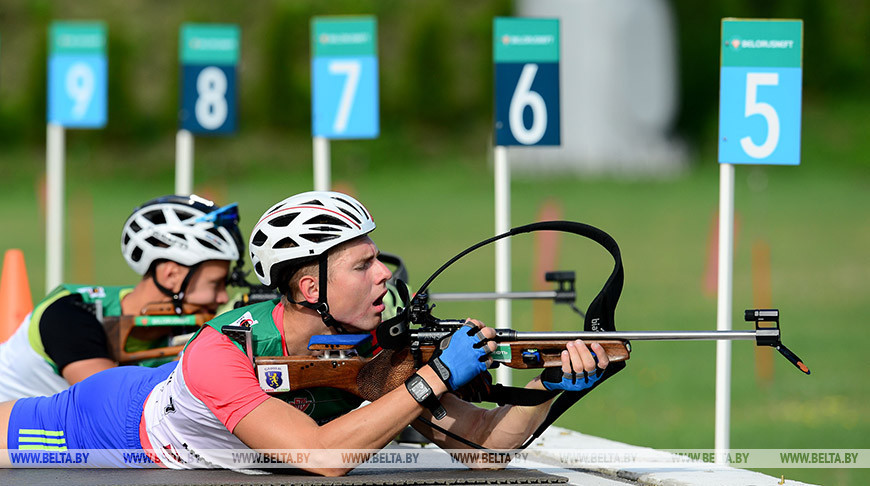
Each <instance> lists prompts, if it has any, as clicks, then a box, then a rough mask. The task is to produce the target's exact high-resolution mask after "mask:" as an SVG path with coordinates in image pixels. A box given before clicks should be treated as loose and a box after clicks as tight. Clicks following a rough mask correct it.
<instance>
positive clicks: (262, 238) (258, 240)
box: [251, 230, 269, 246]
mask: <svg viewBox="0 0 870 486" xmlns="http://www.w3.org/2000/svg"><path fill="white" fill-rule="evenodd" d="M268 239H269V237H268V236H266V233H263V232H262V231H261V230H257V234H255V235H254V239H252V240H251V244H252V245H254V246H263V243H265V242H266V240H268Z"/></svg>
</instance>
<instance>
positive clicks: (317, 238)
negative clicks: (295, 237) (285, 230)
mask: <svg viewBox="0 0 870 486" xmlns="http://www.w3.org/2000/svg"><path fill="white" fill-rule="evenodd" d="M299 236H301V237H303V238H305V239H306V240H308V241H310V242H312V243H323V242H324V241H329V240H334V239H336V238H338V235H326V234H323V233H307V234H304V235H299Z"/></svg>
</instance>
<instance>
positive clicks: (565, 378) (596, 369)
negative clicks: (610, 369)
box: [541, 339, 610, 391]
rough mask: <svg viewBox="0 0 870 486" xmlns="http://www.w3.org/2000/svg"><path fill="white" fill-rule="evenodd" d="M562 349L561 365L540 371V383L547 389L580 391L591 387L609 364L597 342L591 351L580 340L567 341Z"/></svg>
mask: <svg viewBox="0 0 870 486" xmlns="http://www.w3.org/2000/svg"><path fill="white" fill-rule="evenodd" d="M566 348H567V349H565V350H564V351H562V356H561V358H562V367H561V368H557V367H553V368H547V369H545V370H544V372H543V373H541V383H542V384H543V385H544V388H546V389H547V390H565V391H582V390H585V389H587V388H591V387H592V386H593V385H594V384H595V383H597V382H598V380H600V379H601V375H602V374H603V373H604V369H605V368H607V365H608V364H610V360H609V359H608V357H607V353H606V352H605V351H604V348H603V347H602V346H601V345H600V344H598V343H592V351H590V350H589V348H587V347H586V345H585V344H584V343H583V341H581V340H579V339H578V340H576V341H568V344H567V346H566Z"/></svg>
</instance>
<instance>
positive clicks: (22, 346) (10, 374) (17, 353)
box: [0, 284, 133, 401]
mask: <svg viewBox="0 0 870 486" xmlns="http://www.w3.org/2000/svg"><path fill="white" fill-rule="evenodd" d="M132 290H133V288H132V287H95V286H85V285H68V284H64V285H61V286H59V287H57V288H56V289H54V290H53V291H52V292H51V293H49V294H48V296H47V297H46V298H45V299H43V300H42V301H41V302H39V303H38V304H37V305H36V307H35V308H34V309H33V311H32V312H31V313H30V314H28V315H27V316H25V318H24V320H23V321H22V322H21V324H20V325H19V326H18V330H17V331H16V332H15V334H13V335H12V337H10V338H9V340H8V341H6V342H4V343H2V344H0V401H5V400H14V399H18V398H24V397H33V396H47V395H53V394H55V393H57V392H59V391H63V390H65V389H67V388H68V387H69V383H68V382H67V381H66V380H65V379H64V378H63V376H61V375H60V372H59V370H58V366H57V364H55V362H54V360H53V359H52V358H51V357H50V356H49V354H50V353H48V352H46V349H45V346H44V339H48V338H50V339H54V340H55V341H58V340H66V341H68V342H70V343H75V342H76V339H77V338H79V337H81V336H82V335H85V334H90V335H93V334H94V333H97V332H101V331H102V324H101V323H100V322H99V321H98V320H97V317H96V315H94V311H93V309H95V308H96V306H98V305H99V306H102V313H103V315H104V316H118V315H121V299H123V298H124V297H125V296H126V295H127V294H128V293H130V292H131V291H132ZM72 295H78V296H80V297H81V299H80V300H79V299H67V297H70V296H72ZM62 299H63V300H62ZM58 301H60V302H58ZM52 304H57V306H56V307H54V308H53V309H52V310H51V311H50V312H49V313H48V314H49V315H45V314H46V310H47V309H48V308H49V306H51V305H52ZM63 306H76V308H75V311H77V312H76V314H77V318H75V319H73V318H72V317H70V319H69V320H68V321H67V320H65V319H64V318H63V316H64V315H65V313H64V312H63ZM83 311H84V313H87V312H90V316H92V317H93V319H92V321H91V322H89V319H90V317H89V316H87V315H86V314H85V316H84V319H82V314H83ZM43 319H51V320H52V322H50V323H48V322H46V323H42V324H43V325H42V326H41V325H40V323H41V321H42V320H43ZM95 326H99V328H97V327H95ZM40 328H42V329H43V330H47V329H51V331H46V332H51V333H53V334H56V335H52V336H47V335H45V334H43V332H41V330H40ZM104 336H105V334H103V339H105V337H104ZM70 346H74V344H71V345H70ZM105 352H106V353H107V352H108V350H106V351H105Z"/></svg>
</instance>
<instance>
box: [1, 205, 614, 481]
mask: <svg viewBox="0 0 870 486" xmlns="http://www.w3.org/2000/svg"><path fill="white" fill-rule="evenodd" d="M374 229H375V223H374V220H373V219H372V217H371V214H370V213H369V211H368V210H367V209H366V208H365V207H364V206H363V205H362V204H360V203H359V202H358V201H357V200H356V199H354V198H352V197H350V196H348V195H345V194H341V193H336V192H307V193H303V194H298V195H295V196H292V197H289V198H287V199H285V200H283V201H281V202H279V203H278V204H276V205H274V206H272V207H271V208H270V209H269V210H268V211H266V213H265V214H264V215H263V217H262V218H260V220H259V221H258V222H257V224H256V225H255V226H254V228H253V230H252V231H251V239H250V243H249V248H250V253H251V258H252V261H253V263H254V272H255V273H256V275H257V277H258V278H259V279H260V281H261V282H263V283H264V284H266V285H270V286H273V287H277V288H278V289H280V291H281V293H282V297H280V298H277V299H274V300H272V301H268V302H262V303H259V304H254V305H251V306H247V307H242V308H239V309H235V310H232V311H229V312H227V313H225V314H222V315H220V316H218V317H217V318H215V319H213V320H212V321H210V322H208V323H207V324H206V325H204V326H203V327H202V329H201V330H200V332H199V333H198V334H197V335H196V336H195V337H193V338H192V339H191V340H190V342H188V344H187V347H186V348H185V351H184V352H183V353H182V356H181V359H180V361H179V362H178V364H177V365H174V364H167V365H164V366H163V367H160V368H155V369H148V368H138V367H124V368H117V369H113V370H108V371H105V372H103V373H99V374H97V375H96V376H93V377H91V378H90V379H88V380H85V381H84V382H82V383H79V384H78V385H76V386H74V387H72V388H70V389H69V390H68V391H65V392H62V393H60V394H58V395H55V396H54V397H51V398H33V399H25V400H19V401H18V402H15V403H4V404H0V440H3V439H5V440H6V441H7V442H6V443H0V451H2V450H3V449H9V452H10V458H11V457H12V453H15V451H16V450H20V449H21V448H22V446H23V445H24V444H33V443H34V442H33V441H34V440H37V439H34V438H32V434H30V432H32V431H33V430H43V431H54V433H55V436H60V437H63V438H64V440H65V441H66V446H67V447H68V448H69V449H145V450H146V451H148V452H149V454H150V457H151V458H152V460H153V461H155V462H159V463H160V464H162V465H163V466H165V467H169V468H177V469H186V468H199V467H223V468H239V467H240V466H239V465H238V464H239V463H238V462H236V461H235V459H236V458H237V457H239V456H238V454H237V453H238V452H240V451H247V452H251V451H250V450H251V449H257V450H272V451H274V450H279V449H280V450H291V451H307V452H310V453H313V454H311V455H312V456H314V457H316V458H317V459H316V460H315V459H312V460H309V461H301V462H299V461H295V460H294V464H293V465H294V467H298V468H301V469H304V470H306V471H309V472H313V473H317V474H323V475H330V476H335V475H343V474H346V473H347V472H349V471H350V470H352V469H353V468H354V467H355V466H357V465H358V463H357V462H354V461H361V460H362V457H361V456H356V455H354V457H355V458H349V457H347V456H345V457H342V454H341V452H342V451H347V450H369V451H371V450H377V449H380V448H383V447H384V446H385V445H387V444H388V443H389V442H390V441H391V440H392V439H393V438H394V437H396V435H397V434H398V433H399V432H401V431H402V430H403V429H404V428H405V427H406V426H408V425H409V424H411V425H413V426H414V427H415V428H417V429H418V430H419V431H420V432H421V433H423V434H424V435H425V436H426V437H428V438H429V440H431V441H432V442H434V443H436V444H438V445H439V446H441V447H444V448H448V449H459V448H465V447H467V446H465V445H463V444H461V443H459V442H457V441H455V440H454V439H451V438H448V437H447V436H446V435H445V434H444V433H443V432H438V431H435V430H433V429H431V428H430V427H428V426H426V425H424V424H422V423H421V422H420V421H417V420H416V419H417V418H418V417H425V418H427V419H428V420H430V421H432V420H434V422H435V423H437V424H438V425H440V426H441V427H444V428H445V429H446V430H448V431H450V432H451V433H454V434H457V435H459V436H462V437H465V438H467V439H469V440H471V441H473V442H476V443H477V444H481V445H483V446H484V447H487V448H490V449H511V448H515V447H517V446H519V445H520V444H521V443H522V442H523V441H524V440H525V439H526V438H528V437H529V436H530V435H531V434H532V432H533V431H534V430H535V429H536V428H537V426H538V425H539V424H540V423H542V421H543V420H544V418H545V416H546V414H547V411H548V409H549V406H550V403H551V402H546V403H543V404H541V405H537V406H528V407H519V406H501V407H498V408H495V409H492V410H487V409H483V408H478V407H476V406H474V405H472V404H470V403H468V402H464V401H462V400H461V399H459V398H457V397H456V396H454V395H453V394H450V393H448V392H450V391H452V390H456V389H457V388H459V387H461V386H462V385H464V384H466V383H468V382H469V381H470V380H472V379H473V378H475V377H476V376H478V375H479V374H480V373H482V372H483V371H484V370H486V368H487V367H488V366H489V365H490V364H491V363H492V360H491V358H490V356H489V354H490V353H491V352H492V351H493V350H494V349H495V343H494V342H492V341H490V339H491V338H493V337H494V335H495V331H494V330H493V329H492V328H489V327H486V326H485V325H483V324H482V323H480V322H479V321H476V320H473V319H470V320H468V321H467V325H466V326H463V327H461V328H460V329H459V330H457V331H455V332H454V333H453V334H452V335H450V336H449V338H448V340H446V341H444V342H442V345H441V346H440V348H439V349H440V351H439V352H436V355H435V356H434V357H433V359H431V360H430V361H429V363H428V364H426V365H424V366H422V367H421V368H420V369H419V370H418V371H417V374H416V375H414V376H412V377H411V378H410V379H409V381H408V382H407V383H406V386H398V387H397V388H395V389H393V390H392V391H389V392H387V393H386V394H384V395H383V396H381V397H380V398H378V399H376V400H374V401H372V402H371V403H369V404H367V405H365V406H362V407H359V404H360V400H359V399H357V398H355V397H352V396H350V395H347V394H345V393H343V392H339V391H337V390H335V389H332V388H317V389H313V390H299V391H296V392H290V393H287V394H284V395H279V396H272V395H269V394H267V393H266V392H265V391H264V390H263V388H262V387H261V384H260V382H259V380H258V377H257V375H256V374H255V371H254V368H253V366H252V363H251V359H250V357H249V356H248V354H247V353H246V350H245V349H244V346H240V345H239V344H238V343H237V342H236V341H234V340H233V339H230V337H228V336H227V335H225V334H223V333H222V330H223V329H224V326H246V327H248V328H249V329H250V331H251V338H252V339H251V348H250V349H251V352H252V354H253V356H255V357H256V356H276V355H312V354H313V352H312V351H309V349H308V343H309V340H310V338H311V337H312V336H315V335H322V334H339V333H344V332H354V333H360V332H361V333H368V332H371V331H372V330H374V329H375V328H376V327H377V326H378V324H380V322H381V319H382V315H381V313H382V312H383V311H384V307H385V306H384V303H383V299H384V295H385V294H386V292H387V287H386V283H387V280H388V279H389V278H390V271H389V270H388V269H387V268H386V267H385V266H384V265H383V264H382V263H381V262H380V261H379V260H378V258H377V256H378V247H377V246H376V245H375V243H374V242H373V241H372V240H371V238H370V237H369V233H370V232H371V231H372V230H374ZM596 346H597V345H593V351H595V352H596V353H597V355H598V356H599V358H598V361H597V362H596V361H595V359H594V357H593V356H592V354H591V353H590V352H589V350H588V349H587V348H586V346H585V345H584V344H583V343H582V342H579V341H577V342H572V343H569V344H568V346H567V349H566V351H565V352H563V355H562V366H563V371H564V372H566V373H581V372H584V371H585V372H587V373H586V374H588V375H589V376H590V379H589V380H588V381H587V383H586V384H584V380H576V382H574V383H572V381H571V380H564V379H562V381H561V382H559V381H556V382H549V383H547V384H543V383H542V382H541V381H540V380H538V379H535V380H533V381H532V382H531V383H530V384H529V385H528V387H530V388H536V389H544V388H548V389H566V388H567V389H574V390H582V389H584V387H589V386H591V384H588V382H592V381H594V379H593V377H594V376H597V375H598V374H596V373H595V370H596V367H597V368H599V369H604V368H605V367H606V366H607V365H608V361H607V355H606V353H605V352H604V350H603V349H601V348H600V347H596ZM572 387H573V388H572ZM290 389H291V390H292V389H293V385H292V383H291V384H290ZM107 390H112V391H111V392H109V391H107ZM433 399H435V400H437V399H440V401H441V403H442V404H443V406H444V408H446V410H447V415H446V416H445V417H443V418H441V419H437V420H436V419H434V418H433V416H432V414H431V413H430V412H429V411H428V409H427V408H426V407H424V405H423V403H426V402H431V400H433ZM22 431H25V432H22ZM0 454H2V452H0ZM276 457H290V458H291V459H295V458H298V457H299V456H298V455H292V454H290V455H280V456H276ZM0 459H2V458H0ZM8 459H9V458H7V460H8ZM107 460H108V459H107Z"/></svg>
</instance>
